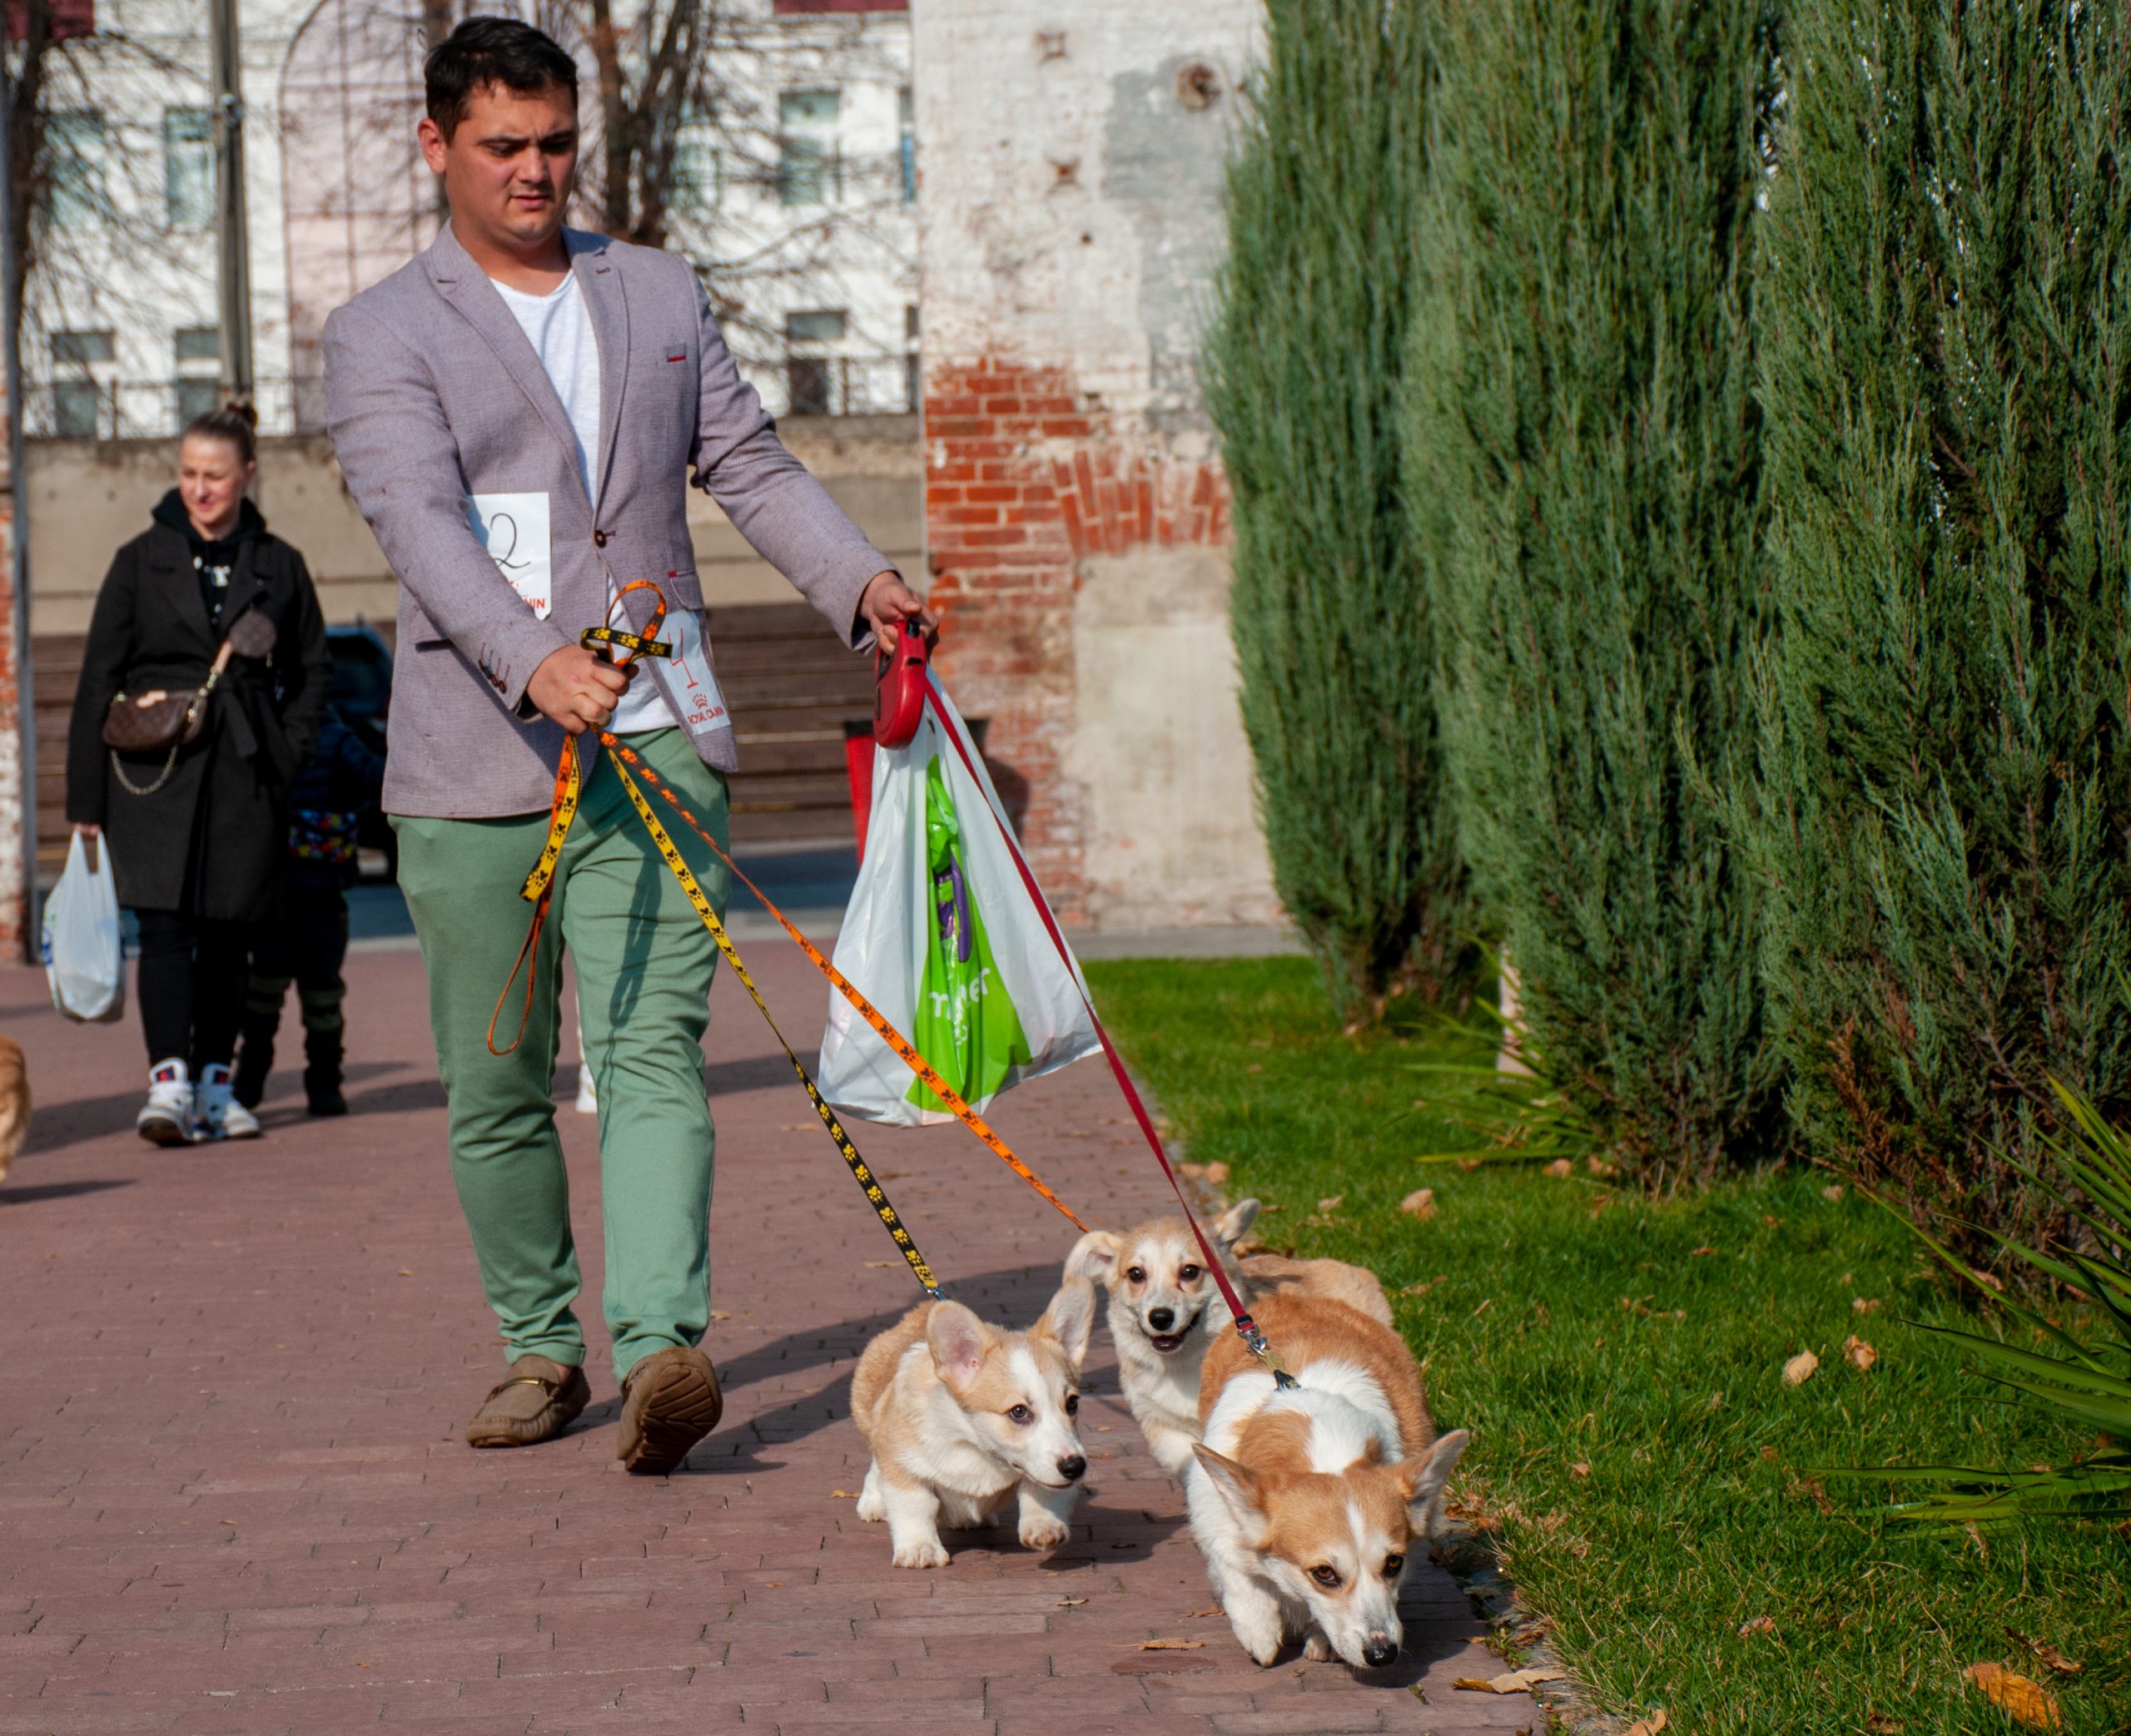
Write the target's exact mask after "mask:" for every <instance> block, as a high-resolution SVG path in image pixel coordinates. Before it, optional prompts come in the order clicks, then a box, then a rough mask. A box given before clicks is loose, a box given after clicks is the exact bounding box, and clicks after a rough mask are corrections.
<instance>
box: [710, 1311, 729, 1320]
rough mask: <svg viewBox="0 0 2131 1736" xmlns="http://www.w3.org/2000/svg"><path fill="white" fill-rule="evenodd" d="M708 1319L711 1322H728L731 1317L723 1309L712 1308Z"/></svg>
mask: <svg viewBox="0 0 2131 1736" xmlns="http://www.w3.org/2000/svg"><path fill="white" fill-rule="evenodd" d="M710 1317H711V1318H712V1319H713V1320H730V1319H731V1318H732V1316H731V1315H730V1314H728V1313H727V1312H725V1310H724V1309H723V1308H713V1309H712V1310H711V1311H710Z"/></svg>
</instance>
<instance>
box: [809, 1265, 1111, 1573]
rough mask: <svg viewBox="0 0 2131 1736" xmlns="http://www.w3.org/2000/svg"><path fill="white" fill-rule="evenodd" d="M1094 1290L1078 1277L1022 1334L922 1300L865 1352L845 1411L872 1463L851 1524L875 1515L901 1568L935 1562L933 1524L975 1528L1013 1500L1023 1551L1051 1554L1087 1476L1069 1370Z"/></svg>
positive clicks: (941, 1548)
mask: <svg viewBox="0 0 2131 1736" xmlns="http://www.w3.org/2000/svg"><path fill="white" fill-rule="evenodd" d="M1094 1330H1095V1290H1094V1287H1092V1286H1091V1285H1090V1284H1089V1283H1088V1282H1086V1281H1085V1279H1075V1280H1074V1281H1073V1282H1069V1283H1067V1284H1066V1285H1065V1287H1064V1288H1062V1289H1061V1290H1060V1291H1059V1292H1058V1293H1057V1294H1056V1296H1054V1297H1051V1306H1050V1307H1047V1308H1046V1309H1045V1310H1044V1314H1043V1318H1042V1319H1041V1320H1039V1321H1038V1322H1036V1324H1035V1325H1034V1326H1032V1327H1030V1328H1029V1329H1028V1331H1026V1332H1006V1331H1004V1330H1002V1329H1001V1328H999V1327H991V1326H987V1325H986V1324H985V1323H984V1322H982V1321H981V1320H980V1319H978V1318H977V1317H976V1315H975V1314H973V1313H971V1312H970V1311H969V1310H968V1309H967V1308H966V1307H963V1306H962V1305H961V1303H960V1302H920V1303H919V1304H918V1305H917V1306H916V1307H914V1308H912V1310H911V1311H910V1312H908V1313H907V1314H906V1315H904V1316H903V1317H902V1319H901V1320H899V1321H897V1322H896V1324H895V1325H893V1326H892V1327H889V1328H888V1329H887V1331H886V1332H882V1334H881V1335H880V1336H879V1337H877V1338H876V1339H874V1341H873V1342H872V1343H871V1344H869V1345H867V1347H866V1353H865V1354H864V1355H863V1356H862V1357H860V1358H859V1359H858V1368H857V1372H856V1373H855V1374H854V1375H853V1376H852V1381H851V1414H852V1417H853V1419H854V1420H855V1421H857V1424H858V1431H859V1432H860V1433H861V1434H862V1435H863V1436H865V1437H866V1445H867V1446H868V1447H870V1448H871V1449H872V1454H873V1462H872V1465H871V1466H868V1467H867V1471H866V1481H865V1485H864V1486H863V1487H862V1489H861V1490H859V1494H858V1516H859V1517H860V1518H861V1519H862V1520H867V1521H868V1522H869V1523H870V1522H873V1521H877V1520H887V1525H888V1540H889V1543H890V1545H891V1546H892V1550H893V1551H894V1560H895V1565H897V1566H898V1567H945V1566H946V1565H947V1550H946V1545H944V1544H942V1543H941V1541H940V1529H941V1526H942V1525H945V1526H946V1527H947V1528H948V1529H949V1530H965V1529H967V1528H969V1527H971V1526H973V1525H983V1524H986V1522H987V1521H989V1520H990V1519H991V1516H992V1515H994V1514H995V1513H996V1512H997V1511H998V1510H1000V1509H1001V1508H1002V1507H1004V1506H1005V1505H1006V1502H1007V1501H1008V1500H1010V1499H1011V1500H1016V1501H1018V1503H1019V1505H1020V1517H1021V1542H1022V1543H1023V1544H1024V1545H1026V1547H1028V1548H1030V1549H1048V1548H1051V1546H1053V1545H1057V1544H1061V1543H1063V1542H1064V1541H1065V1540H1066V1538H1067V1537H1068V1536H1069V1535H1071V1532H1070V1526H1069V1525H1068V1524H1067V1521H1068V1520H1070V1518H1071V1516H1072V1512H1073V1504H1074V1503H1075V1501H1076V1500H1079V1498H1080V1478H1081V1477H1082V1476H1083V1475H1084V1474H1085V1472H1086V1471H1087V1468H1088V1460H1087V1455H1086V1454H1085V1453H1084V1452H1083V1451H1081V1450H1080V1426H1079V1423H1078V1422H1077V1421H1076V1420H1075V1419H1076V1417H1077V1416H1078V1413H1079V1411H1080V1364H1081V1362H1083V1361H1085V1358H1086V1357H1087V1354H1088V1339H1089V1337H1090V1334H1091V1333H1092V1332H1094Z"/></svg>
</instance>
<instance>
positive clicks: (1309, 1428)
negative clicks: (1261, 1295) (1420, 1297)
mask: <svg viewBox="0 0 2131 1736" xmlns="http://www.w3.org/2000/svg"><path fill="white" fill-rule="evenodd" d="M1255 1317H1256V1318H1257V1321H1258V1323H1259V1326H1261V1327H1264V1331H1265V1335H1266V1337H1267V1338H1268V1339H1269V1341H1270V1342H1271V1343H1272V1345H1273V1347H1274V1350H1275V1351H1276V1352H1278V1354H1279V1357H1280V1359H1281V1361H1282V1362H1284V1363H1285V1364H1286V1366H1287V1368H1288V1370H1289V1372H1290V1373H1291V1374H1292V1375H1293V1376H1294V1378H1295V1380H1296V1381H1297V1382H1298V1385H1296V1386H1294V1387H1292V1388H1290V1389H1289V1390H1287V1391H1279V1390H1276V1388H1275V1386H1274V1379H1273V1376H1272V1375H1271V1373H1270V1372H1269V1371H1267V1370H1266V1368H1265V1367H1264V1365H1263V1364H1262V1363H1260V1362H1258V1361H1257V1360H1256V1359H1255V1358H1254V1357H1252V1355H1251V1354H1250V1352H1249V1351H1248V1350H1247V1349H1246V1348H1244V1345H1243V1343H1242V1342H1241V1341H1240V1340H1239V1339H1237V1338H1235V1337H1233V1336H1230V1337H1224V1338H1223V1339H1221V1340H1220V1341H1219V1342H1218V1343H1216V1344H1215V1347H1214V1348H1213V1349H1212V1350H1211V1351H1210V1352H1208V1354H1207V1357H1206V1367H1205V1390H1204V1391H1202V1392H1201V1394H1200V1418H1201V1426H1202V1430H1203V1435H1204V1438H1203V1439H1202V1440H1201V1441H1200V1444H1199V1445H1198V1446H1195V1447H1194V1448H1193V1449H1192V1452H1193V1455H1194V1457H1195V1461H1196V1462H1195V1464H1194V1466H1193V1467H1192V1470H1191V1473H1190V1476H1188V1477H1187V1478H1186V1479H1185V1496H1186V1499H1187V1500H1188V1502H1189V1505H1190V1511H1191V1534H1192V1535H1193V1537H1194V1538H1195V1539H1196V1540H1197V1542H1198V1545H1199V1550H1200V1554H1202V1555H1205V1558H1206V1573H1207V1577H1208V1578H1209V1579H1210V1580H1212V1582H1213V1587H1214V1595H1215V1596H1216V1597H1217V1598H1219V1600H1220V1605H1221V1608H1222V1610H1224V1612H1225V1613H1226V1614H1227V1616H1228V1619H1229V1626H1230V1627H1231V1628H1233V1629H1234V1630H1235V1637H1236V1639H1237V1640H1238V1641H1239V1643H1240V1644H1241V1645H1242V1647H1243V1649H1244V1650H1245V1651H1247V1652H1249V1654H1250V1655H1251V1656H1252V1657H1253V1658H1254V1659H1256V1660H1257V1661H1258V1662H1259V1664H1272V1663H1273V1662H1274V1660H1275V1659H1277V1658H1278V1657H1279V1652H1280V1648H1281V1647H1282V1645H1283V1644H1285V1643H1286V1642H1287V1641H1289V1640H1290V1639H1300V1640H1301V1641H1302V1642H1303V1655H1304V1657H1305V1658H1308V1659H1315V1660H1320V1661H1321V1660H1323V1659H1329V1658H1331V1657H1334V1656H1337V1657H1339V1658H1341V1659H1344V1660H1345V1661H1346V1662H1347V1663H1349V1664H1353V1665H1354V1666H1355V1667H1356V1668H1358V1669H1380V1668H1381V1667H1382V1666H1383V1665H1384V1664H1388V1663H1390V1662H1391V1661H1392V1660H1393V1659H1395V1658H1396V1657H1397V1656H1398V1647H1399V1644H1400V1641H1401V1640H1402V1639H1403V1637H1404V1635H1403V1629H1402V1627H1401V1625H1400V1623H1399V1619H1398V1586H1399V1582H1400V1580H1402V1579H1403V1577H1404V1575H1405V1570H1406V1564H1407V1562H1408V1560H1410V1559H1411V1557H1412V1555H1413V1553H1414V1552H1415V1550H1418V1549H1419V1548H1421V1547H1423V1546H1424V1545H1426V1543H1427V1541H1428V1539H1429V1538H1431V1537H1432V1536H1433V1535H1436V1533H1437V1532H1438V1530H1439V1529H1440V1527H1441V1525H1442V1520H1443V1510H1442V1501H1443V1484H1444V1482H1445V1481H1447V1480H1448V1478H1449V1476H1450V1473H1451V1471H1452V1469H1453V1467H1454V1466H1456V1465H1457V1463H1458V1456H1459V1455H1460V1454H1461V1453H1463V1451H1465V1446H1466V1441H1467V1439H1468V1436H1467V1435H1466V1433H1465V1431H1463V1429H1453V1431H1451V1432H1450V1433H1449V1434H1448V1435H1445V1436H1443V1437H1442V1439H1440V1440H1438V1439H1437V1438H1436V1434H1435V1428H1434V1425H1433V1423H1432V1422H1431V1421H1429V1418H1428V1403H1427V1401H1426V1400H1425V1399H1424V1398H1423V1396H1422V1393H1421V1372H1420V1370H1419V1368H1418V1366H1416V1365H1415V1364H1414V1362H1413V1352H1411V1351H1409V1350H1408V1349H1407V1347H1406V1345H1405V1342H1404V1340H1403V1339H1402V1338H1400V1337H1399V1336H1398V1334H1397V1333H1396V1332H1393V1331H1392V1330H1391V1328H1390V1327H1387V1326H1384V1325H1382V1324H1381V1323H1379V1322H1376V1321H1373V1320H1371V1319H1370V1318H1369V1317H1368V1316H1367V1315H1365V1314H1363V1313H1360V1312H1358V1311H1356V1310H1355V1309H1353V1308H1350V1307H1348V1306H1347V1305H1346V1304H1345V1303H1344V1302H1333V1301H1330V1300H1328V1299H1326V1298H1324V1297H1314V1296H1308V1295H1302V1294H1298V1293H1294V1292H1289V1293H1286V1294H1282V1295H1276V1296H1270V1297H1267V1298H1266V1299H1265V1302H1264V1307H1262V1308H1261V1309H1259V1310H1258V1311H1257V1312H1256V1316H1255Z"/></svg>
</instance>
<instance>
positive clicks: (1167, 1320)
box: [1147, 1308, 1176, 1332]
mask: <svg viewBox="0 0 2131 1736" xmlns="http://www.w3.org/2000/svg"><path fill="white" fill-rule="evenodd" d="M1147 1324H1148V1325H1149V1326H1150V1327H1153V1328H1154V1329H1155V1331H1156V1332H1167V1331H1168V1330H1169V1329H1170V1327H1173V1326H1175V1324H1176V1310H1175V1309H1174V1308H1150V1309H1148V1310H1147Z"/></svg>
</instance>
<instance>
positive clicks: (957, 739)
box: [874, 632, 1296, 1386]
mask: <svg viewBox="0 0 2131 1736" xmlns="http://www.w3.org/2000/svg"><path fill="white" fill-rule="evenodd" d="M901 637H902V639H904V640H908V639H910V638H911V637H912V635H911V634H909V633H907V632H906V633H904V634H902V635H901ZM916 662H918V663H919V664H922V663H923V662H924V659H923V657H919V658H917V659H916ZM878 691H879V690H878V689H876V692H878ZM924 703H929V704H930V705H931V707H932V712H933V715H934V716H935V717H937V718H938V719H939V722H940V732H941V734H942V735H944V736H946V738H947V740H948V741H949V742H952V743H953V744H954V749H955V754H956V757H957V758H958V759H960V760H961V762H962V768H963V770H965V771H967V772H968V773H969V775H970V776H971V777H972V778H975V779H976V784H977V787H978V788H979V789H982V788H983V787H984V780H983V777H982V776H981V775H980V774H979V772H978V771H977V769H976V765H975V764H974V762H973V761H971V757H970V752H969V750H968V749H967V748H966V747H965V746H963V745H962V738H961V735H960V733H959V732H957V731H956V728H955V727H954V724H953V722H951V720H950V719H949V717H948V716H947V713H946V708H945V707H942V706H941V703H940V695H939V692H938V690H937V688H936V687H935V686H934V685H933V683H932V682H931V678H930V675H929V672H928V673H927V674H926V677H925V684H924V687H923V688H922V690H921V704H924ZM874 715H875V716H876V717H878V716H879V710H878V702H877V701H876V709H875V713H874ZM911 734H912V735H915V734H916V724H914V723H913V724H912V726H911ZM904 739H905V740H906V741H907V740H908V739H909V737H905V738H904ZM985 806H986V807H990V808H991V817H992V820H993V821H994V822H995V823H996V825H997V826H998V827H999V836H1000V837H1001V839H1003V840H1004V841H1006V854H1007V855H1009V856H1011V857H1012V858H1013V859H1014V866H1015V868H1016V870H1019V872H1020V874H1021V885H1022V886H1023V887H1024V889H1026V891H1027V893H1028V895H1029V898H1030V900H1031V902H1032V903H1033V904H1034V905H1036V915H1039V916H1041V918H1042V919H1043V926H1044V930H1045V932H1046V933H1047V934H1048V935H1050V936H1051V945H1053V946H1055V947H1056V949H1057V950H1058V956H1059V958H1060V960H1061V961H1062V962H1063V963H1064V965H1065V969H1066V972H1067V974H1068V975H1070V976H1071V978H1072V979H1073V987H1074V990H1075V992H1077V993H1078V994H1079V995H1080V1004H1081V1006H1082V1007H1083V1008H1085V1009H1086V1011H1087V1014H1088V1022H1089V1023H1090V1024H1092V1025H1093V1026H1094V1027H1095V1040H1096V1041H1097V1042H1098V1043H1100V1044H1102V1053H1103V1059H1105V1060H1106V1061H1108V1062H1109V1063H1110V1074H1111V1075H1112V1076H1113V1077H1114V1078H1115V1079H1116V1081H1117V1089H1119V1090H1120V1091H1121V1092H1123V1093H1124V1094H1125V1103H1126V1104H1128V1105H1129V1106H1130V1109H1131V1111H1132V1118H1133V1119H1134V1120H1135V1121H1136V1122H1138V1123H1140V1133H1141V1134H1142V1135H1143V1136H1145V1139H1146V1142H1147V1148H1148V1149H1149V1150H1150V1151H1151V1152H1153V1153H1154V1154H1155V1162H1156V1163H1160V1165H1161V1166H1162V1173H1163V1174H1164V1175H1165V1176H1166V1177H1167V1178H1169V1185H1170V1192H1171V1193H1175V1195H1176V1203H1177V1204H1178V1205H1180V1206H1181V1207H1182V1208H1184V1221H1185V1223H1188V1224H1190V1226H1191V1233H1192V1236H1193V1237H1194V1238H1195V1239H1196V1240H1197V1242H1198V1243H1199V1251H1200V1253H1201V1254H1202V1255H1203V1256H1205V1262H1206V1269H1207V1271H1209V1272H1212V1273H1213V1275H1214V1282H1215V1283H1216V1284H1217V1285H1219V1287H1220V1292H1221V1299H1222V1301H1224V1302H1226V1303H1227V1304H1228V1305H1229V1312H1230V1313H1231V1314H1233V1315H1234V1317H1235V1330H1236V1335H1237V1337H1239V1338H1241V1339H1242V1340H1243V1342H1244V1347H1245V1348H1246V1349H1247V1350H1249V1352H1250V1353H1251V1355H1253V1356H1254V1357H1257V1358H1258V1360H1259V1362H1263V1363H1264V1365H1265V1366H1266V1367H1267V1368H1269V1369H1270V1370H1271V1371H1272V1373H1273V1380H1274V1384H1275V1385H1276V1386H1294V1385H1295V1384H1296V1381H1295V1377H1294V1376H1293V1375H1292V1374H1290V1373H1289V1372H1288V1371H1287V1368H1286V1366H1284V1364H1283V1363H1282V1362H1281V1361H1280V1359H1279V1356H1278V1355H1276V1354H1275V1353H1274V1349H1273V1347H1272V1346H1271V1345H1270V1344H1269V1343H1268V1342H1266V1338H1265V1334H1264V1332H1263V1331H1262V1330H1261V1329H1260V1328H1259V1325H1258V1323H1257V1322H1255V1321H1254V1320H1253V1319H1252V1318H1251V1317H1250V1310H1249V1309H1248V1308H1246V1307H1244V1305H1243V1298H1242V1297H1239V1296H1238V1295H1237V1294H1236V1291H1235V1286H1234V1285H1233V1284H1232V1283H1230V1282H1229V1276H1228V1272H1227V1270H1226V1268H1225V1267H1223V1265H1222V1264H1221V1262H1220V1258H1219V1256H1218V1255H1217V1254H1215V1252H1214V1245H1213V1243H1212V1242H1209V1241H1208V1240H1207V1239H1206V1233H1205V1231H1204V1230H1203V1229H1201V1228H1200V1227H1199V1217H1198V1214H1197V1213H1195V1212H1194V1211H1193V1210H1192V1209H1191V1202H1190V1200H1189V1199H1187V1198H1185V1193H1184V1183H1182V1182H1181V1181H1180V1180H1179V1179H1178V1178H1177V1173H1176V1169H1175V1166H1174V1165H1173V1164H1171V1163H1170V1160H1169V1153H1168V1152H1167V1151H1165V1149H1164V1148H1163V1147H1162V1140H1161V1135H1160V1133H1156V1132H1155V1121H1154V1117H1153V1116H1151V1115H1150V1114H1148V1113H1147V1105H1146V1104H1145V1102H1144V1101H1143V1100H1142V1099H1141V1098H1140V1092H1139V1089H1138V1088H1137V1087H1136V1086H1135V1085H1134V1084H1133V1083H1132V1075H1131V1074H1130V1073H1129V1072H1128V1071H1126V1069H1125V1062H1124V1059H1123V1057H1121V1056H1120V1054H1118V1053H1117V1045H1116V1044H1115V1043H1113V1042H1111V1041H1110V1032H1109V1031H1108V1030H1107V1029H1105V1027H1104V1024H1103V1022H1102V1015H1101V1014H1100V1013H1098V1012H1096V1011H1095V1002H1094V1001H1093V999H1090V997H1089V994H1088V989H1087V985H1086V984H1085V983H1084V982H1083V981H1081V980H1080V968H1079V966H1078V965H1075V963H1074V961H1073V954H1072V951H1071V949H1070V948H1069V947H1068V946H1067V945H1066V944H1065V935H1062V934H1061V933H1060V932H1059V930H1058V920H1057V918H1056V917H1055V916H1053V915H1051V902H1050V900H1048V899H1046V897H1045V896H1044V895H1043V888H1042V887H1041V886H1040V885H1037V884H1036V875H1034V874H1033V873H1031V871H1030V870H1029V865H1028V862H1027V860H1026V858H1025V857H1024V856H1022V855H1021V845H1020V844H1019V843H1018V842H1016V840H1015V837H1014V834H1013V831H1012V828H1011V827H1010V826H1008V825H1007V824H1006V820H1005V818H1004V817H1003V816H1001V814H1000V812H999V811H998V810H997V809H996V807H991V803H990V802H986V804H985Z"/></svg>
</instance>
